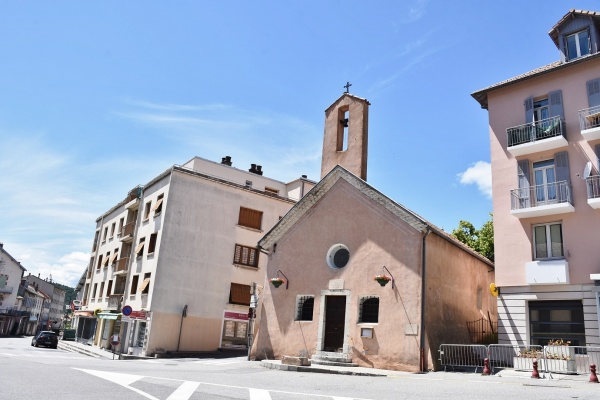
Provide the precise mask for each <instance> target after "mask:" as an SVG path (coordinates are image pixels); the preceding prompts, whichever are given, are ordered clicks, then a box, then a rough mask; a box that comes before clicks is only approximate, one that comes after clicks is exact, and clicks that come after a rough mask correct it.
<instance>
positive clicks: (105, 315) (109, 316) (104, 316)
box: [96, 312, 121, 319]
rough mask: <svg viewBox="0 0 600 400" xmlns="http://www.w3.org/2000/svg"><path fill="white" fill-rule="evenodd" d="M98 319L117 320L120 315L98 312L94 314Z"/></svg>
mask: <svg viewBox="0 0 600 400" xmlns="http://www.w3.org/2000/svg"><path fill="white" fill-rule="evenodd" d="M96 315H97V316H98V318H100V319H117V318H119V317H120V316H121V314H120V313H119V314H117V313H110V312H100V313H98V314H96Z"/></svg>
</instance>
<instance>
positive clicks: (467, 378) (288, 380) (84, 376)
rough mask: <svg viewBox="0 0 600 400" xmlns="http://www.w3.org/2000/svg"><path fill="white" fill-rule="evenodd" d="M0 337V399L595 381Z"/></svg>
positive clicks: (434, 389)
mask: <svg viewBox="0 0 600 400" xmlns="http://www.w3.org/2000/svg"><path fill="white" fill-rule="evenodd" d="M30 342H31V338H0V399H2V400H4V399H6V400H8V399H10V400H13V399H15V400H16V399H19V400H20V399H36V400H37V399H60V400H71V399H73V400H75V399H77V400H81V399H86V400H100V399H102V400H106V399H120V400H121V399H123V400H128V399H158V400H188V399H192V400H197V399H203V400H205V399H214V400H216V399H219V400H224V399H240V400H326V399H329V400H350V399H369V400H384V399H394V400H395V399H440V398H444V399H461V400H462V399H478V400H480V399H486V400H489V399H521V398H523V399H544V400H548V399H567V398H568V399H598V398H600V385H596V384H591V383H585V382H564V381H548V380H544V381H533V380H529V379H505V378H498V377H483V376H480V375H476V374H455V373H443V372H438V373H430V374H423V375H414V374H405V375H402V376H399V377H394V378H391V377H364V376H348V375H331V374H317V373H299V372H286V371H278V370H271V369H267V368H263V367H261V366H260V365H259V363H258V362H251V361H246V360H245V358H243V357H236V358H225V359H197V358H194V359H152V360H128V361H119V360H115V361H113V360H100V359H95V358H90V357H88V356H85V355H80V354H77V353H71V352H68V351H65V350H61V349H56V350H55V349H46V348H34V347H31V346H30Z"/></svg>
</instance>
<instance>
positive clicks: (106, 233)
mask: <svg viewBox="0 0 600 400" xmlns="http://www.w3.org/2000/svg"><path fill="white" fill-rule="evenodd" d="M107 235H108V226H107V227H105V228H104V235H102V243H104V242H106V236H107Z"/></svg>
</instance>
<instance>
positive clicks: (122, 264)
mask: <svg viewBox="0 0 600 400" xmlns="http://www.w3.org/2000/svg"><path fill="white" fill-rule="evenodd" d="M128 265H129V257H123V258H119V260H118V261H117V265H116V267H115V272H127V266H128Z"/></svg>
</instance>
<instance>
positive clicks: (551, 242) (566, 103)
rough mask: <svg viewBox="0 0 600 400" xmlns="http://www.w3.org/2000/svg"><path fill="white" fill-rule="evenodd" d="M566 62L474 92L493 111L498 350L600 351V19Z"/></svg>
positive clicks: (574, 28)
mask: <svg viewBox="0 0 600 400" xmlns="http://www.w3.org/2000/svg"><path fill="white" fill-rule="evenodd" d="M549 35H550V38H551V39H552V41H553V43H554V45H555V46H556V47H557V48H558V49H559V51H560V54H561V59H560V60H558V61H556V62H553V63H551V64H549V65H545V66H542V67H540V68H537V69H535V70H533V71H530V72H527V73H525V74H522V75H519V76H517V77H514V78H511V79H507V80H505V81H503V82H500V83H497V84H495V85H492V86H489V87H487V88H485V89H482V90H479V91H477V92H475V93H473V94H472V96H473V97H474V98H475V99H476V100H477V101H478V102H479V103H480V104H481V107H482V108H484V109H487V110H488V112H489V125H490V148H491V164H492V187H493V213H494V236H495V257H496V259H495V265H496V285H497V286H498V287H499V288H500V295H499V296H498V314H499V315H498V320H499V328H498V330H499V343H512V344H540V345H545V344H547V342H548V340H551V339H559V338H561V339H564V340H570V341H571V343H572V345H588V346H589V345H596V346H597V345H600V338H599V329H598V321H599V318H598V310H599V304H600V303H599V302H600V245H599V244H600V243H599V242H598V239H597V234H596V232H595V231H596V229H598V227H599V226H600V210H599V208H600V190H599V187H600V185H599V183H600V180H599V179H600V177H599V175H598V169H599V165H598V157H599V156H600V52H599V50H600V13H599V12H591V11H582V10H570V11H569V12H568V13H567V14H566V15H565V16H564V17H563V18H562V19H561V20H560V21H558V23H557V24H556V25H554V27H552V29H551V30H550V32H549Z"/></svg>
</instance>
